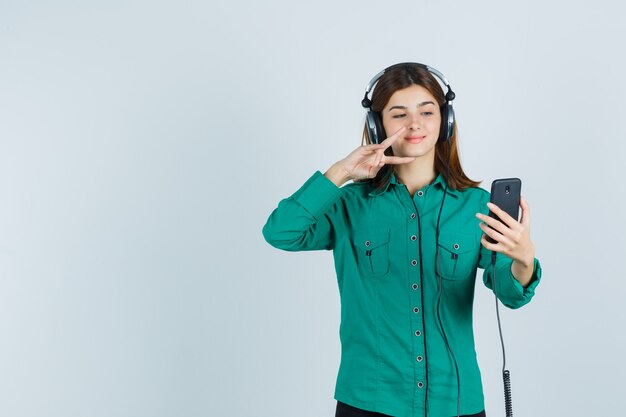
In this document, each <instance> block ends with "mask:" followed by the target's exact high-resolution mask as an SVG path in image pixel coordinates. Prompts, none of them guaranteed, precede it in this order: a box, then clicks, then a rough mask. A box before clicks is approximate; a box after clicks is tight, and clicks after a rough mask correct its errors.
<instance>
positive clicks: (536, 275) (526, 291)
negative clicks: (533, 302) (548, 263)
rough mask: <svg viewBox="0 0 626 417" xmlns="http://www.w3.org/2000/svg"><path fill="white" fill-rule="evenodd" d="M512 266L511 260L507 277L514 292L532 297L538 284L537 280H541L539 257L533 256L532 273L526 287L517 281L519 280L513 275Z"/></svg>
mask: <svg viewBox="0 0 626 417" xmlns="http://www.w3.org/2000/svg"><path fill="white" fill-rule="evenodd" d="M512 267H513V262H511V265H510V266H509V279H510V280H511V281H512V282H513V287H514V289H515V292H516V293H517V294H519V295H520V296H521V297H522V298H532V297H533V295H535V288H536V287H537V285H539V281H541V264H540V263H539V259H537V258H535V260H534V264H533V275H532V276H531V278H530V282H529V284H528V286H527V287H526V288H524V287H523V286H522V284H520V283H519V281H518V280H517V279H516V278H515V276H514V275H513V272H512V271H511V268H512Z"/></svg>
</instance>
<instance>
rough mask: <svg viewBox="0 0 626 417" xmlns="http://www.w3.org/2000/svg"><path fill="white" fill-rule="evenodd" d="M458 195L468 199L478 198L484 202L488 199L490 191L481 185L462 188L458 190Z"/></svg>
mask: <svg viewBox="0 0 626 417" xmlns="http://www.w3.org/2000/svg"><path fill="white" fill-rule="evenodd" d="M458 191H459V195H461V196H462V197H463V198H465V199H468V200H480V201H481V202H482V201H484V202H485V203H486V202H487V201H489V198H490V195H491V194H490V193H489V191H487V190H485V189H484V188H482V187H468V188H465V189H463V190H458Z"/></svg>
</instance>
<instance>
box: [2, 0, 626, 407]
mask: <svg viewBox="0 0 626 417" xmlns="http://www.w3.org/2000/svg"><path fill="white" fill-rule="evenodd" d="M624 11H625V10H624V7H623V6H621V4H620V2H618V1H608V0H600V1H594V2H583V1H576V0H573V1H538V0H530V1H526V2H517V3H509V2H501V1H495V0H494V1H471V2H469V1H465V2H462V1H457V2H437V1H431V0H428V1H416V0H413V1H405V0H398V1H395V2H382V1H380V2H373V1H344V2H338V1H317V2H308V3H304V2H294V1H286V0H285V1H265V2H261V1H239V2H237V1H233V2H203V1H177V2H174V1H169V2H164V1H147V0H134V1H132V0H131V1H115V0H114V1H106V2H105V1H102V2H85V1H81V2H79V1H67V0H65V1H56V2H43V1H42V2H25V1H19V2H18V1H10V0H8V1H7V0H4V1H3V2H1V3H0V415H2V416H12V417H31V416H33V417H34V416H48V417H57V416H58V417H68V416H103V417H104V416H107V417H109V416H129V417H131V416H132V417H136V416H241V417H248V416H251V417H283V416H284V417H291V416H299V417H308V416H311V417H318V416H319V417H323V416H327V417H330V416H333V415H334V406H335V401H334V400H333V398H332V395H333V390H334V383H335V377H336V372H337V367H338V363H339V354H340V345H339V337H338V325H339V296H338V291H337V284H336V280H335V275H334V268H333V263H332V253H330V252H325V251H321V252H300V253H288V252H283V251H279V250H277V249H274V248H272V247H271V246H269V245H268V244H267V243H266V242H265V241H264V240H263V237H262V234H261V228H262V227H263V225H264V224H265V221H266V220H267V217H268V216H269V214H270V213H271V211H272V210H273V209H274V208H275V207H276V206H277V204H278V202H279V201H280V199H282V198H286V197H288V196H290V195H291V194H292V193H293V192H295V191H296V190H297V189H298V188H299V187H300V186H301V185H302V184H303V183H304V181H305V180H306V179H307V178H309V177H310V176H311V175H312V174H313V173H314V172H315V171H316V170H320V171H322V172H325V170H326V169H327V168H328V167H330V166H331V165H332V164H333V163H334V162H336V161H338V160H340V159H342V158H343V157H344V156H345V155H347V154H348V153H349V152H350V151H351V150H352V149H354V148H355V147H357V146H358V145H360V143H361V142H360V132H361V126H362V120H363V109H362V108H361V106H360V101H361V99H362V96H363V92H364V88H365V85H366V83H367V82H368V81H369V80H370V79H371V77H372V76H373V75H374V74H376V73H377V72H379V71H380V70H381V69H383V68H384V67H386V66H388V65H391V64H393V63H396V62H401V61H417V62H422V63H426V64H429V65H431V66H434V67H435V68H437V69H439V70H441V71H442V72H443V73H444V74H445V75H446V76H447V78H448V79H449V81H450V83H451V85H452V87H453V89H454V91H455V92H456V94H457V99H456V100H455V109H456V113H457V120H458V123H459V128H460V146H461V156H462V162H463V166H464V168H465V170H466V172H467V173H468V175H469V176H470V178H472V179H477V180H483V181H484V182H483V184H482V186H483V187H485V188H487V189H489V185H490V183H491V181H492V180H493V179H494V178H503V177H510V176H517V177H520V178H521V179H522V181H523V185H522V193H523V195H524V196H525V197H526V199H527V200H528V202H529V204H530V206H531V209H532V238H533V241H534V243H535V246H536V249H537V256H538V257H539V258H540V259H541V261H542V265H543V268H544V277H543V282H542V283H541V285H540V286H539V287H538V289H537V295H536V297H535V299H534V300H533V301H532V303H530V304H529V305H527V306H526V307H524V308H522V309H521V310H517V311H510V310H506V309H504V310H503V311H502V316H503V317H502V318H503V325H504V333H505V339H506V342H507V357H508V365H509V366H508V367H509V369H510V370H511V373H512V384H513V401H514V410H515V415H518V416H539V417H541V416H565V415H567V416H570V417H577V416H589V415H596V416H608V415H622V414H623V408H622V407H623V406H622V404H623V398H622V396H623V388H624V382H623V379H622V375H623V374H624V372H625V371H626V366H625V365H624V361H623V360H622V356H623V353H624V348H625V346H624V345H625V336H624V332H623V323H624V320H625V319H626V313H625V312H624V307H623V302H622V300H623V294H624V290H625V289H626V285H625V284H624V278H625V274H624V266H623V265H624V263H623V259H624V257H625V250H626V245H625V237H624V235H625V233H626V227H625V226H626V224H625V221H624V219H623V214H622V213H623V207H624V205H623V200H624V199H623V187H622V185H623V176H622V167H623V162H622V159H623V154H624V151H625V150H626V146H625V145H624V140H625V137H624V136H625V135H624V131H623V128H622V124H623V121H624V118H625V117H626V111H625V105H624V99H623V96H624V92H625V90H626V88H625V81H624V77H623V74H625V73H626V61H625V59H624V55H623V52H622V48H623V46H622V45H621V44H622V42H621V41H620V39H622V40H623V39H624V38H625V36H626V30H625V29H624V24H623V16H624ZM478 287H479V288H477V294H476V303H475V331H476V339H477V349H478V354H479V361H480V365H481V368H482V371H483V379H484V388H485V395H486V407H487V414H488V415H489V416H498V415H504V409H503V399H502V383H501V380H500V366H501V352H500V346H499V339H498V335H497V327H496V321H495V312H494V305H493V298H492V294H491V293H490V292H489V291H488V290H486V289H485V288H484V286H483V285H482V283H481V282H480V280H479V282H478Z"/></svg>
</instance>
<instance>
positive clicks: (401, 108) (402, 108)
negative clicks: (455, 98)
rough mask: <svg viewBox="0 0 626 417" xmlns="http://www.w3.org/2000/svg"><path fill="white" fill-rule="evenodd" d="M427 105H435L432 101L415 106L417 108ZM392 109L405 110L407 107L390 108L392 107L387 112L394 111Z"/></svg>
mask: <svg viewBox="0 0 626 417" xmlns="http://www.w3.org/2000/svg"><path fill="white" fill-rule="evenodd" d="M427 104H432V105H435V103H433V102H432V101H422V102H421V103H419V104H418V105H417V107H422V106H425V105H427ZM394 109H400V110H406V109H407V107H406V106H392V107H390V108H389V110H388V111H391V110H394Z"/></svg>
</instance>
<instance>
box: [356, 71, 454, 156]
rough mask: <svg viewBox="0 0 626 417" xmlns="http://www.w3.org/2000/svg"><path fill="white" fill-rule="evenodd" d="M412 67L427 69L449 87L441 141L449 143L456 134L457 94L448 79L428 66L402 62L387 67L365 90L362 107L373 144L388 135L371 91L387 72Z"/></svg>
mask: <svg viewBox="0 0 626 417" xmlns="http://www.w3.org/2000/svg"><path fill="white" fill-rule="evenodd" d="M410 65H416V66H418V67H420V68H423V69H425V70H426V71H428V72H429V73H431V74H432V75H434V76H435V77H437V78H438V79H439V80H440V81H441V82H442V83H443V85H445V86H446V87H447V89H448V92H447V93H446V102H445V104H443V105H442V106H441V107H440V110H441V128H440V129H439V140H440V141H449V140H450V138H452V135H453V134H454V109H453V108H452V100H454V97H455V94H454V92H453V91H452V89H451V88H450V84H449V83H448V80H446V77H444V75H443V74H442V73H441V72H439V71H437V70H436V69H435V68H432V67H429V66H428V65H424V64H419V63H417V62H402V63H399V64H395V65H392V66H390V67H387V68H385V69H384V70H382V71H381V72H379V73H378V74H376V75H375V76H374V78H372V80H371V81H370V82H369V83H368V84H367V87H366V88H365V97H363V100H362V101H361V105H362V106H363V107H365V108H366V109H367V114H366V115H365V125H366V129H367V133H368V135H369V138H370V141H371V143H375V144H377V143H381V142H382V141H383V140H385V138H386V137H387V134H386V133H385V129H384V128H383V120H382V117H381V115H380V113H379V112H375V111H373V110H372V109H371V106H372V101H371V100H370V99H369V98H368V97H367V95H368V94H369V93H370V91H372V88H374V85H375V84H376V83H377V82H378V80H379V79H380V77H382V76H383V74H384V73H385V72H386V71H389V70H390V69H392V68H396V67H400V66H405V67H407V69H408V68H409V66H410Z"/></svg>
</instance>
